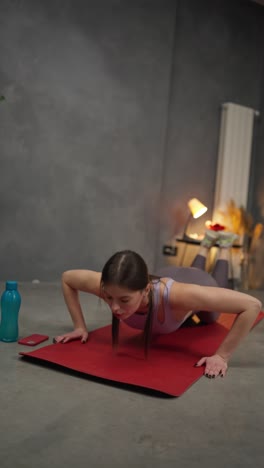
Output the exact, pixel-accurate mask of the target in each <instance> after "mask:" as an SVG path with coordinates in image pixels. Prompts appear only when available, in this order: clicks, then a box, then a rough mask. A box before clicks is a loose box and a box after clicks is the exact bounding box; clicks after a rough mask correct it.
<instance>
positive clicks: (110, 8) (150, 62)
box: [0, 0, 177, 280]
mask: <svg viewBox="0 0 264 468" xmlns="http://www.w3.org/2000/svg"><path fill="white" fill-rule="evenodd" d="M176 3H177V2H173V1H167V0H165V1H164V0H159V1H155V2H144V1H138V0H137V1H133V2H131V1H117V0H116V1H114V0H105V1H98V2H94V1H79V0H77V1H74V0H72V1H69V0H66V1H65V0H63V1H52V2H46V1H45V0H41V1H40V0H36V1H35V0H34V1H33V0H30V1H29V0H25V1H2V2H1V3H0V9H1V10H0V57H1V61H0V83H1V93H4V94H5V96H6V102H5V103H2V105H1V111H0V112H1V114H0V115H1V117H0V118H1V129H0V132H1V133H0V141H1V176H0V177H1V184H0V210H1V243H0V258H1V273H0V276H1V277H2V278H3V279H5V278H6V277H16V278H18V279H25V280H27V279H32V278H35V277H37V278H39V279H41V280H52V279H56V278H57V277H59V276H60V274H61V272H62V271H63V270H64V269H66V268H75V267H80V268H81V267H88V268H95V269H99V268H102V266H103V263H104V262H105V261H106V259H107V258H108V257H109V256H110V255H111V254H112V253H114V252H115V251H116V250H121V249H124V248H131V249H135V250H137V251H139V252H140V253H142V254H143V255H144V256H145V257H146V259H147V260H148V262H149V263H150V266H151V265H152V264H153V263H154V257H155V249H156V238H157V230H158V228H159V223H158V220H157V214H156V207H157V204H158V202H159V198H160V189H161V178H160V173H161V170H162V165H163V154H164V138H165V128H166V122H167V109H168V89H169V80H170V68H171V51H172V45H173V27H174V22H175V9H176Z"/></svg>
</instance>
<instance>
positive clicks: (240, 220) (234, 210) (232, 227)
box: [219, 199, 263, 250]
mask: <svg viewBox="0 0 264 468" xmlns="http://www.w3.org/2000/svg"><path fill="white" fill-rule="evenodd" d="M219 214H220V215H221V217H222V219H223V223H224V225H225V227H226V229H227V230H228V231H232V232H234V233H235V234H238V235H239V236H244V237H245V239H244V241H245V242H244V244H245V247H246V249H248V250H249V249H250V246H251V243H252V240H253V239H255V238H260V236H261V234H262V232H263V224H261V223H256V224H254V220H253V216H252V215H251V213H249V212H248V211H246V210H245V208H244V207H243V206H240V207H238V206H237V205H236V203H235V202H234V200H232V199H231V200H230V201H229V202H228V203H227V207H226V210H225V211H219Z"/></svg>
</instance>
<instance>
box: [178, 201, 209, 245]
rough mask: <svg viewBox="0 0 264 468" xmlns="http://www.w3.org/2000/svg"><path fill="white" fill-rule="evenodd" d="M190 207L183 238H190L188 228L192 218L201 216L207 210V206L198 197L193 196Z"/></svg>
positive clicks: (189, 203) (189, 202)
mask: <svg viewBox="0 0 264 468" xmlns="http://www.w3.org/2000/svg"><path fill="white" fill-rule="evenodd" d="M188 208H189V210H190V215H189V216H188V219H187V223H186V225H185V228H184V232H183V238H185V239H188V235H187V230H188V227H189V224H190V221H191V219H192V218H195V219H197V218H200V216H202V215H203V214H204V213H205V212H206V211H207V210H208V208H207V206H205V205H203V203H201V202H200V200H198V198H192V199H191V200H189V201H188Z"/></svg>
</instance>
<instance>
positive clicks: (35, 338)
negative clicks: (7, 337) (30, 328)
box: [18, 333, 49, 346]
mask: <svg viewBox="0 0 264 468" xmlns="http://www.w3.org/2000/svg"><path fill="white" fill-rule="evenodd" d="M48 339H49V337H48V335H38V334H37V333H36V334H34V335H29V336H26V337H25V338H21V339H20V340H18V343H19V344H22V345H26V346H35V345H37V344H39V343H42V342H43V341H46V340H48Z"/></svg>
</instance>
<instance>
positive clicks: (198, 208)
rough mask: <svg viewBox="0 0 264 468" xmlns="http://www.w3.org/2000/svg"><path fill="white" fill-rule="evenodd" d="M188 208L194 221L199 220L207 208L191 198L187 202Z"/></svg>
mask: <svg viewBox="0 0 264 468" xmlns="http://www.w3.org/2000/svg"><path fill="white" fill-rule="evenodd" d="M188 207H189V209H190V212H191V213H192V215H193V217H194V218H195V219H197V218H200V216H202V215H203V214H204V213H205V212H206V211H207V210H208V208H207V207H206V206H205V205H203V204H202V203H201V202H200V201H199V200H198V199H197V198H192V199H191V200H189V201H188Z"/></svg>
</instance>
